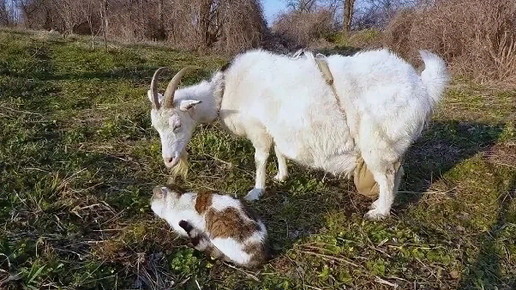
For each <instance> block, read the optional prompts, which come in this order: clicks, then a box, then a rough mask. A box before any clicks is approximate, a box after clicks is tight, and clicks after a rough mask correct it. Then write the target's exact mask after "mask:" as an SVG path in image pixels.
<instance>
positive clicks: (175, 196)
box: [151, 185, 182, 218]
mask: <svg viewBox="0 0 516 290" xmlns="http://www.w3.org/2000/svg"><path fill="white" fill-rule="evenodd" d="M181 194H182V192H181V191H179V190H172V189H170V188H168V187H166V186H161V185H159V186H156V187H154V189H153V190H152V198H151V208H152V211H153V212H154V213H155V214H156V215H157V216H159V217H160V218H164V217H165V215H166V213H167V212H169V211H172V210H174V208H175V206H176V204H177V202H178V200H179V198H180V197H181Z"/></svg>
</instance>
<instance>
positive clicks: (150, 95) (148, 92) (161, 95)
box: [147, 90, 163, 104]
mask: <svg viewBox="0 0 516 290" xmlns="http://www.w3.org/2000/svg"><path fill="white" fill-rule="evenodd" d="M147 97H148V98H149V101H150V102H151V103H153V102H154V98H153V97H152V92H151V90H147ZM162 101H163V94H161V93H158V102H159V103H160V104H161V102H162Z"/></svg>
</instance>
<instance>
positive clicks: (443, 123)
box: [0, 31, 516, 289]
mask: <svg viewBox="0 0 516 290" xmlns="http://www.w3.org/2000/svg"><path fill="white" fill-rule="evenodd" d="M224 61H225V60H224V59H223V58H218V57H214V56H201V55H195V54H191V53H183V52H178V51H174V50H170V49H166V48H163V47H155V46H122V45H116V44H111V45H110V47H109V51H108V52H105V50H104V49H103V47H102V46H101V45H98V47H97V48H91V47H90V42H88V40H84V41H82V40H80V39H72V40H63V39H54V40H52V39H47V38H45V37H41V36H39V35H38V34H31V33H19V32H10V31H0V122H1V123H0V124H1V126H0V136H1V137H0V228H1V230H0V288H3V289H164V288H165V287H169V288H168V289H170V288H172V289H199V288H198V286H197V285H199V286H200V287H201V288H202V289H391V288H393V286H392V285H394V284H396V285H398V286H399V287H398V288H399V289H414V287H415V288H417V289H514V288H515V287H516V246H515V244H516V202H515V201H514V197H515V192H514V191H515V188H516V129H515V123H514V122H516V120H514V119H511V118H509V116H510V115H511V113H513V112H514V111H515V110H516V92H515V91H504V92H500V91H496V92H495V91H491V90H489V89H488V88H481V87H479V86H476V85H464V84H456V85H454V86H453V88H451V89H450V90H449V92H448V94H447V96H446V97H445V100H444V102H443V103H442V105H441V106H440V108H439V110H438V111H437V112H436V114H435V116H434V120H433V122H432V124H431V126H430V127H429V128H428V129H427V130H426V131H425V133H424V134H423V136H422V137H421V138H420V139H419V140H418V142H417V143H416V144H414V146H413V147H412V149H411V150H410V152H409V153H408V155H407V158H406V164H405V169H406V170H405V171H406V175H405V177H404V179H403V182H402V185H401V189H400V193H399V194H398V196H397V199H396V202H395V206H394V209H393V216H392V217H391V218H389V219H387V220H385V221H380V222H371V221H366V220H364V219H363V218H362V216H363V214H364V213H365V212H366V211H367V206H368V205H369V204H370V201H368V200H367V199H365V198H363V197H361V196H359V195H357V194H356V193H355V191H354V187H353V185H352V183H351V182H349V181H346V180H340V179H337V178H335V177H332V176H329V175H325V174H324V173H323V172H318V171H312V170H307V169H304V168H302V167H300V166H296V165H295V164H293V163H292V162H290V164H289V167H290V168H289V169H290V172H291V176H290V177H289V179H288V180H287V181H286V182H285V183H283V184H277V183H274V182H272V180H271V177H272V176H273V175H274V174H275V173H276V165H275V162H274V158H272V157H271V162H270V163H269V171H268V172H269V173H268V174H269V178H268V185H267V186H268V189H267V192H266V194H265V196H264V197H263V199H262V200H260V201H259V202H256V203H253V204H252V207H253V208H255V209H256V211H257V212H258V213H260V215H261V216H262V217H263V218H264V220H265V222H266V225H267V227H268V230H269V235H270V239H271V245H272V247H273V248H274V250H275V252H276V255H275V258H274V259H273V260H272V261H270V263H269V264H267V265H266V266H265V267H264V268H263V269H261V270H260V271H257V272H248V271H244V270H241V269H235V268H233V267H230V266H228V265H226V264H223V263H220V262H216V261H211V260H209V259H206V258H205V257H204V255H203V254H201V253H199V252H196V251H193V250H192V249H189V248H187V247H186V246H185V241H184V240H182V239H179V238H177V237H176V236H175V235H174V234H173V233H172V232H171V230H170V229H169V227H168V226H167V225H166V224H165V223H164V222H163V221H160V220H159V219H157V218H156V217H154V216H153V214H152V211H151V210H150V208H149V198H150V195H151V191H152V188H153V186H154V185H156V184H160V183H165V182H167V179H168V177H169V173H168V172H167V170H166V169H165V168H164V166H163V164H162V161H161V157H160V154H161V153H160V150H161V148H160V143H159V137H158V135H157V133H156V132H155V131H154V130H153V129H152V128H151V125H150V116H149V109H150V103H149V102H148V100H147V96H146V91H147V89H148V86H149V83H150V78H151V77H152V73H153V72H154V70H155V69H156V68H157V67H159V66H163V65H166V66H168V67H170V68H171V69H172V70H171V72H170V73H169V75H168V76H167V77H171V74H172V73H173V72H174V71H176V70H177V69H179V68H181V67H182V66H184V65H186V64H188V65H193V66H195V67H197V68H199V69H198V70H197V71H196V72H195V73H192V74H190V75H188V77H186V78H185V80H184V82H183V83H184V84H192V83H194V82H196V81H199V80H200V79H202V78H204V77H207V76H209V74H210V73H211V72H212V71H213V70H214V69H216V68H219V67H220V66H221V65H222V64H223V63H224ZM162 85H164V84H162ZM188 151H189V154H190V159H189V160H190V162H191V168H190V174H189V176H188V179H187V180H186V181H183V183H184V185H186V186H187V187H189V188H192V189H196V190H199V189H209V190H214V191H220V192H226V193H229V194H236V195H238V196H243V195H245V194H246V192H247V191H248V190H250V189H251V188H252V186H253V176H254V161H253V148H252V146H251V144H250V143H249V142H248V141H246V140H244V139H239V138H236V137H233V136H231V135H229V134H228V133H227V132H225V131H224V130H222V129H221V128H220V126H219V125H218V124H217V123H215V124H212V125H206V126H200V127H199V128H197V129H196V132H195V134H194V138H193V139H192V141H191V143H190V145H189V148H188Z"/></svg>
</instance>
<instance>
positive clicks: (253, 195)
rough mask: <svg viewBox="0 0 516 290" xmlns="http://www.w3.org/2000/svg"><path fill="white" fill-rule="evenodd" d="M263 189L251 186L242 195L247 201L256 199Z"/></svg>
mask: <svg viewBox="0 0 516 290" xmlns="http://www.w3.org/2000/svg"><path fill="white" fill-rule="evenodd" d="M263 192H264V190H263V189H262V188H253V189H252V190H251V191H249V193H248V194H247V195H246V196H245V197H244V199H245V200H247V201H253V200H258V199H260V197H261V196H262V195H263Z"/></svg>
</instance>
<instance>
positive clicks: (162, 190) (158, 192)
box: [152, 186, 170, 198]
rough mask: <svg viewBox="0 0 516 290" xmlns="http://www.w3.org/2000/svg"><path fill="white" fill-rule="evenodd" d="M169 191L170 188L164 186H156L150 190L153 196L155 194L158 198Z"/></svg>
mask: <svg viewBox="0 0 516 290" xmlns="http://www.w3.org/2000/svg"><path fill="white" fill-rule="evenodd" d="M169 192H170V189H168V188H167V187H165V186H156V187H154V189H153V190H152V193H153V194H154V196H156V197H158V198H163V197H165V196H167V194H168V193H169Z"/></svg>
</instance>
